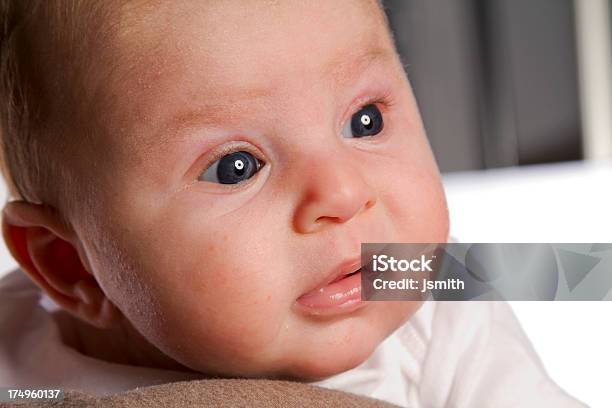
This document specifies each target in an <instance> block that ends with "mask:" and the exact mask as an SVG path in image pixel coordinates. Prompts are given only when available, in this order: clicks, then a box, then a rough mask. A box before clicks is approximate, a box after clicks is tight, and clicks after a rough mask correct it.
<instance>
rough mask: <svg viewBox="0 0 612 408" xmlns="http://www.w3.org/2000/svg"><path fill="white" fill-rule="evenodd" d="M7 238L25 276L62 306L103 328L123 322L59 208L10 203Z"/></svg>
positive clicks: (6, 216) (4, 219)
mask: <svg viewBox="0 0 612 408" xmlns="http://www.w3.org/2000/svg"><path fill="white" fill-rule="evenodd" d="M2 234H3V236H4V241H5V242H6V245H7V247H8V249H9V251H10V252H11V254H12V255H13V257H14V258H15V260H16V261H17V262H18V263H19V265H20V266H21V268H22V269H23V270H24V272H25V273H27V274H28V275H29V276H30V278H31V279H32V280H33V281H34V282H35V283H36V284H37V285H38V286H39V287H40V288H41V289H43V290H44V291H45V292H46V293H47V295H48V296H49V297H50V298H51V299H53V301H55V302H56V303H57V304H58V305H60V306H61V307H62V308H64V309H66V310H67V311H69V312H71V313H72V314H74V315H76V316H78V317H80V318H81V319H83V320H85V321H87V322H89V323H90V324H92V325H94V326H96V327H100V328H110V327H113V326H114V325H115V324H116V323H117V321H118V320H119V319H120V318H121V313H120V312H119V310H118V309H117V308H116V307H115V305H114V304H113V303H112V302H111V301H110V300H109V299H108V298H107V297H106V295H105V294H104V292H103V291H102V289H101V288H100V286H99V284H98V282H97V281H96V279H95V278H94V276H93V275H92V274H91V273H90V272H89V271H88V270H87V269H86V268H85V266H84V262H83V261H84V260H82V259H81V257H80V256H79V252H78V251H77V249H76V247H75V245H78V244H79V242H78V239H77V238H76V234H74V233H73V231H71V230H69V229H68V228H67V227H66V226H65V225H64V224H63V223H62V222H61V221H60V218H59V215H58V214H57V212H56V211H55V210H54V209H52V208H51V207H49V206H46V205H44V204H33V203H28V202H25V201H12V202H8V203H7V204H6V206H5V207H4V210H3V212H2ZM85 261H86V260H85Z"/></svg>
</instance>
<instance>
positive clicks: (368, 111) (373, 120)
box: [351, 104, 383, 137]
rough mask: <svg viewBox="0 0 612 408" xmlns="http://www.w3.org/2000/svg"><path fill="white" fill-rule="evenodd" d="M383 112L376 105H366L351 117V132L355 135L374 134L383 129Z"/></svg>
mask: <svg viewBox="0 0 612 408" xmlns="http://www.w3.org/2000/svg"><path fill="white" fill-rule="evenodd" d="M382 128H383V118H382V113H381V112H380V110H379V109H378V107H377V106H376V105H373V104H372V105H366V106H364V107H363V108H361V109H360V110H359V111H358V112H357V113H355V114H354V115H353V117H352V119H351V132H352V134H353V136H354V137H364V136H373V135H376V134H378V133H380V132H381V131H382Z"/></svg>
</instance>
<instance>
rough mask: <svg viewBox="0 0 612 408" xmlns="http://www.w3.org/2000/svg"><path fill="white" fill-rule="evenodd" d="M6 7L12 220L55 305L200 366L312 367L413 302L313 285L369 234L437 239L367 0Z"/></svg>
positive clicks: (371, 0)
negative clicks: (364, 297) (361, 297)
mask: <svg viewBox="0 0 612 408" xmlns="http://www.w3.org/2000/svg"><path fill="white" fill-rule="evenodd" d="M10 3H11V6H10V7H13V8H14V7H17V8H18V9H19V10H15V9H13V10H8V11H7V10H6V7H7V5H6V4H5V5H3V7H4V8H5V10H4V18H5V20H7V21H8V23H9V24H8V25H7V26H8V28H9V29H11V27H12V33H11V36H10V37H8V38H7V37H5V38H3V41H2V43H3V49H2V64H3V65H2V80H3V81H2V92H3V94H2V98H3V100H2V125H3V128H2V130H3V135H2V139H3V149H4V156H5V172H6V175H7V178H8V180H9V184H10V185H11V190H12V194H13V195H14V196H15V198H18V200H15V201H13V202H9V203H8V204H7V206H6V208H5V210H4V219H3V231H4V237H5V240H6V241H7V244H8V246H9V248H10V250H11V252H12V253H13V255H14V256H15V258H16V259H17V260H18V262H19V263H20V265H21V266H22V268H23V269H24V270H25V271H26V272H27V273H28V275H29V276H30V277H31V278H32V279H33V280H34V281H35V282H36V283H37V284H38V285H39V286H41V287H42V288H43V289H44V290H45V291H46V292H47V293H48V295H49V296H50V297H51V298H53V299H54V300H55V301H56V302H57V303H58V304H59V305H61V306H62V307H63V308H64V309H66V310H68V311H70V312H71V313H72V314H74V315H76V316H78V317H79V318H81V319H82V320H84V321H86V322H89V323H91V324H92V325H94V326H97V327H100V328H108V329H113V328H117V327H122V328H124V329H125V328H126V327H129V330H134V332H136V333H139V336H141V338H142V339H144V341H143V343H146V344H147V345H149V346H151V348H152V349H154V350H156V351H159V350H161V352H162V353H160V354H163V355H164V356H167V357H169V360H171V361H177V362H179V363H180V364H181V365H183V366H185V367H188V368H191V369H193V370H196V371H201V372H205V373H213V374H221V375H243V376H289V377H299V378H308V379H314V378H322V377H325V376H329V375H332V374H335V373H338V372H341V371H344V370H347V369H349V368H352V367H354V366H356V365H358V364H359V363H361V362H362V361H363V360H364V359H365V358H367V356H368V355H369V354H370V353H371V352H372V351H373V350H374V348H375V347H376V346H377V345H378V344H379V343H380V342H381V341H382V340H383V339H384V338H385V337H386V336H388V335H389V334H390V333H391V332H392V331H393V330H395V329H396V328H397V327H398V326H399V325H400V324H402V323H403V322H404V321H405V320H406V319H407V318H409V317H410V316H411V314H412V313H414V311H415V310H416V308H418V304H417V303H413V302H358V301H355V297H354V296H353V295H351V293H352V292H351V290H350V289H351V287H350V284H349V283H347V282H348V281H349V280H350V278H347V279H346V280H345V281H344V282H343V283H341V284H332V285H328V286H325V285H327V284H328V283H330V281H331V280H334V279H335V278H336V277H337V276H338V273H339V272H343V273H349V272H353V271H354V270H356V269H357V268H359V265H358V263H356V262H358V261H359V258H360V244H361V243H362V242H444V241H446V239H447V237H448V214H447V209H446V202H445V198H444V193H443V190H442V187H441V183H440V179H439V174H438V169H437V167H436V164H435V161H434V159H433V157H432V153H431V151H430V147H429V144H428V142H427V139H426V137H425V133H424V130H423V126H422V123H421V118H420V116H419V112H418V109H417V106H416V104H415V101H414V98H413V95H412V93H411V89H410V86H409V83H408V81H407V79H406V77H405V74H404V71H403V67H402V64H401V62H400V60H399V58H398V56H397V54H396V51H395V49H394V45H393V42H392V39H391V36H390V35H389V32H388V28H387V24H386V19H385V16H384V13H383V11H382V10H381V8H380V6H379V4H378V3H377V1H376V0H337V1H329V0H316V1H307V2H304V1H290V0H282V1H274V0H261V1H252V0H242V1H241V0H231V1H227V0H223V1H221V0H218V1H217V0H210V1H200V0H194V1H183V2H178V1H99V2H92V1H91V0H86V1H74V2H47V1H44V0H43V1H35V2H30V1H28V2H22V1H16V0H15V1H12V2H10ZM30 3H33V4H34V5H36V4H37V7H34V8H33V9H29V6H30ZM7 16H8V17H10V18H7ZM15 22H19V24H17V25H16V26H14V27H13V25H14V23H15ZM350 281H351V282H353V281H354V279H353V280H350ZM353 283H354V282H353ZM323 286H325V287H323ZM321 287H323V289H322V290H318V289H320V288H321ZM315 292H316V293H318V295H317V294H315ZM126 330H128V329H126Z"/></svg>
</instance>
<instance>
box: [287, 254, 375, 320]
mask: <svg viewBox="0 0 612 408" xmlns="http://www.w3.org/2000/svg"><path fill="white" fill-rule="evenodd" d="M296 305H297V307H298V309H300V311H302V312H303V313H306V314H309V315H315V316H331V315H339V314H346V313H350V312H352V311H354V310H357V309H359V308H361V307H363V306H365V305H366V302H364V301H362V300H361V259H353V260H350V261H348V262H344V263H342V264H340V265H339V266H338V267H337V268H335V269H334V271H333V272H332V273H331V274H330V276H328V278H327V279H326V280H325V281H324V282H323V283H321V284H319V285H318V286H317V287H315V288H314V289H312V290H309V291H308V292H306V293H304V294H303V295H302V296H300V297H299V298H298V299H297V301H296Z"/></svg>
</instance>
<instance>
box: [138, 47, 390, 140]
mask: <svg viewBox="0 0 612 408" xmlns="http://www.w3.org/2000/svg"><path fill="white" fill-rule="evenodd" d="M393 57H394V53H393V52H392V51H391V50H389V49H387V48H382V47H368V49H367V51H365V52H362V53H360V54H357V55H355V54H352V58H347V55H346V54H341V55H339V56H337V57H336V58H334V59H333V60H331V61H329V62H327V63H326V65H324V67H323V73H324V77H325V78H326V79H328V80H330V82H331V83H332V84H333V86H334V87H336V88H341V87H342V86H345V85H346V84H347V83H350V82H351V81H352V80H354V79H355V78H356V77H357V76H358V75H359V74H361V73H363V72H365V71H366V70H367V69H368V68H369V67H370V66H372V65H374V64H377V63H383V62H388V61H391V60H392V59H393ZM275 93H276V90H275V89H274V88H270V87H251V88H245V89H238V90H233V91H231V92H230V95H231V98H228V99H231V100H239V101H240V102H241V103H240V105H241V106H238V107H234V106H230V104H227V103H223V102H221V103H210V104H206V105H204V106H201V107H198V108H195V109H189V110H186V111H182V112H180V113H178V114H174V115H172V116H171V117H170V119H168V120H165V121H164V122H163V124H162V125H161V126H160V127H159V129H160V130H161V132H159V133H157V134H156V137H155V138H154V140H152V141H149V143H147V144H151V145H155V146H157V145H161V146H166V145H167V144H168V143H169V142H170V141H172V140H174V139H176V138H177V137H178V136H179V134H180V133H181V131H182V130H184V129H188V128H191V127H197V126H199V127H205V126H207V125H208V126H211V125H215V124H220V123H223V122H224V119H225V121H227V117H228V116H237V115H240V112H243V109H244V108H245V107H246V106H250V105H253V104H254V103H255V102H257V101H261V100H266V99H270V98H271V97H272V96H274V94H275ZM217 112H219V113H217ZM148 147H152V146H148Z"/></svg>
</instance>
